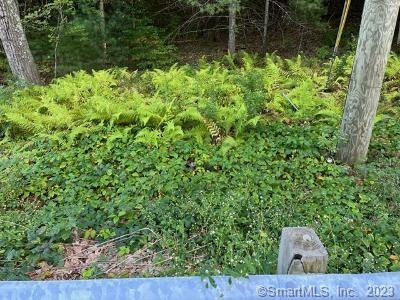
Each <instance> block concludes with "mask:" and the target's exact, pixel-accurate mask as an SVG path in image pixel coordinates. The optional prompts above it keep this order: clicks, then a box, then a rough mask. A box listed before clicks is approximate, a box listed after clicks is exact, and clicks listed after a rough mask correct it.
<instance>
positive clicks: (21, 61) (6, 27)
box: [0, 0, 41, 84]
mask: <svg viewBox="0 0 400 300" xmlns="http://www.w3.org/2000/svg"><path fill="white" fill-rule="evenodd" d="M18 11H19V9H18V6H17V3H16V1H15V0H0V39H1V41H2V43H3V48H4V51H5V52H6V55H7V59H8V63H9V65H10V68H11V72H12V73H13V74H14V76H16V77H17V78H18V79H20V80H24V81H26V82H28V83H32V84H40V83H41V82H40V78H39V73H38V71H37V68H36V64H35V62H34V60H33V56H32V53H31V50H30V49H29V45H28V41H27V40H26V36H25V32H24V29H23V27H22V23H21V19H20V16H19V13H18Z"/></svg>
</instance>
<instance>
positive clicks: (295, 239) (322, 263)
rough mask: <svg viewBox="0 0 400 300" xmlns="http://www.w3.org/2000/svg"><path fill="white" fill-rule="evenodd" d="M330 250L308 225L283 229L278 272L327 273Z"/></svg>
mask: <svg viewBox="0 0 400 300" xmlns="http://www.w3.org/2000/svg"><path fill="white" fill-rule="evenodd" d="M327 266H328V252H327V251H326V249H325V247H324V245H322V243H321V241H320V240H319V238H318V236H317V235H316V234H315V231H314V230H312V229H311V228H307V227H286V228H283V229H282V235H281V243H280V245H279V257H278V269H277V274H310V273H314V274H315V273H320V274H323V273H326V269H327Z"/></svg>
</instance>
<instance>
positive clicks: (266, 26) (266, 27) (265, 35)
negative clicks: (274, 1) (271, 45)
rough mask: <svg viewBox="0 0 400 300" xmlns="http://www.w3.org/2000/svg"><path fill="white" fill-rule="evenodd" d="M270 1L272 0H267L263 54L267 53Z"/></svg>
mask: <svg viewBox="0 0 400 300" xmlns="http://www.w3.org/2000/svg"><path fill="white" fill-rule="evenodd" d="M269 2H270V0H265V13H264V28H263V38H262V49H261V54H263V55H265V54H266V53H267V37H268V35H267V33H268V21H269Z"/></svg>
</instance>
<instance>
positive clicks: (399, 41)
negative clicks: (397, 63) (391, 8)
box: [396, 15, 400, 46]
mask: <svg viewBox="0 0 400 300" xmlns="http://www.w3.org/2000/svg"><path fill="white" fill-rule="evenodd" d="M397 23H398V26H397V41H396V45H397V46H400V15H399V16H398V22H397Z"/></svg>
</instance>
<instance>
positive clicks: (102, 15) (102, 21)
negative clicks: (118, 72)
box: [99, 0, 107, 62]
mask: <svg viewBox="0 0 400 300" xmlns="http://www.w3.org/2000/svg"><path fill="white" fill-rule="evenodd" d="M104 4H105V0H100V5H99V6H100V7H99V8H100V31H101V39H102V45H101V47H102V48H103V59H104V62H105V61H106V57H107V41H106V13H105V11H104Z"/></svg>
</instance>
